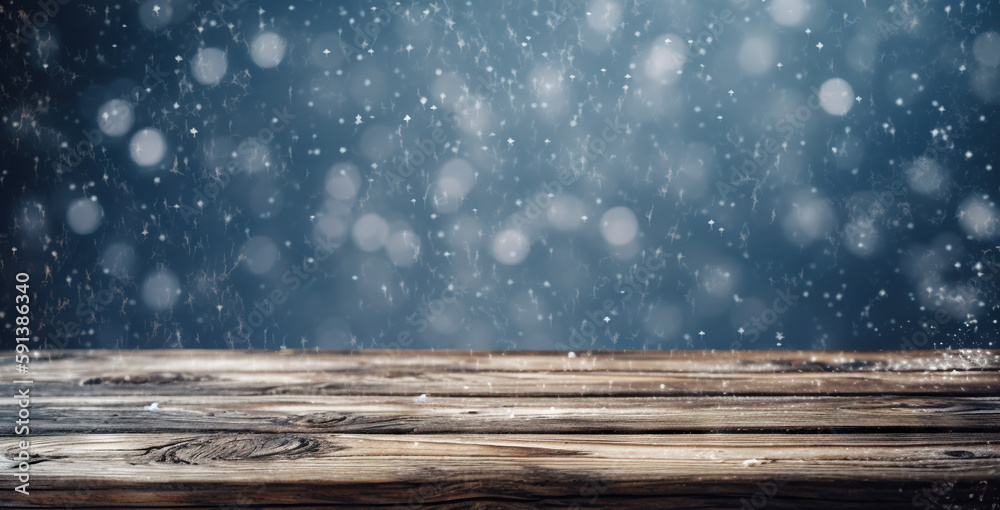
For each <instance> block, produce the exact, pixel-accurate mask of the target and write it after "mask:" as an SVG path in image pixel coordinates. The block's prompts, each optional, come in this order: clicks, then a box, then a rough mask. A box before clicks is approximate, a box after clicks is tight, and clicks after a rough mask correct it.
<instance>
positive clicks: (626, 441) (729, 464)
mask: <svg viewBox="0 0 1000 510" xmlns="http://www.w3.org/2000/svg"><path fill="white" fill-rule="evenodd" d="M0 445H2V446H0V451H4V452H8V451H10V449H11V448H12V445H11V442H10V441H4V442H2V443H0ZM5 455H6V453H5ZM35 455H36V456H37V458H36V460H35V463H34V465H33V469H32V472H33V474H34V476H35V477H36V479H37V482H35V483H33V484H32V488H33V489H35V490H36V491H37V494H38V496H37V500H36V501H37V502H43V501H45V502H50V503H58V502H60V501H61V499H60V498H61V497H65V496H66V495H65V494H62V495H60V494H61V491H62V490H63V489H64V488H66V487H69V486H72V485H73V484H74V483H79V481H80V479H81V477H83V476H84V475H86V480H87V481H86V484H87V485H86V486H87V488H88V489H89V490H90V491H91V492H90V494H91V496H90V497H91V498H98V497H106V496H107V493H108V492H113V493H114V494H115V496H114V497H115V498H118V499H117V500H120V501H131V502H137V503H152V502H163V501H171V502H175V503H178V504H183V503H195V502H197V501H199V500H200V498H201V497H202V495H201V494H199V493H197V492H185V489H184V488H185V487H191V488H197V487H199V486H203V485H204V484H205V482H206V481H208V480H210V481H212V483H214V484H221V485H223V486H236V485H240V484H246V483H247V481H248V480H253V481H254V482H253V484H248V485H247V487H248V488H252V486H253V485H254V484H257V485H260V484H266V485H267V489H266V490H262V491H260V492H259V493H258V494H255V495H252V496H251V497H252V499H251V501H252V502H254V503H277V502H278V501H280V500H278V499H274V498H275V497H276V495H275V494H276V493H278V494H280V493H285V492H286V491H298V496H297V501H298V502H299V503H329V502H334V501H339V502H343V503H356V504H360V503H370V504H391V503H397V502H399V501H400V500H401V498H406V497H407V491H408V490H410V489H412V488H414V487H420V486H425V487H426V486H431V487H445V488H446V489H440V490H435V493H434V494H432V495H431V496H429V497H427V498H425V499H426V501H456V500H464V499H474V498H495V499H503V498H510V499H515V500H516V499H532V498H553V497H560V496H573V491H570V492H567V488H573V487H584V486H586V485H587V484H597V485H599V486H601V487H603V488H604V492H603V494H605V495H608V496H611V495H616V494H620V495H631V496H636V495H643V496H647V497H649V496H656V497H661V498H667V497H668V496H670V495H689V496H690V495H691V494H693V493H701V492H702V491H705V492H704V493H705V494H709V493H711V492H713V491H716V490H718V489H720V488H725V487H737V486H740V485H744V484H746V483H747V482H748V481H754V483H756V482H757V481H760V482H765V481H767V480H787V481H788V485H783V486H782V489H786V488H787V490H786V492H785V495H786V496H789V495H791V494H797V495H798V496H797V497H805V496H808V495H810V494H814V493H815V491H816V490H817V487H827V489H826V493H827V495H831V494H833V493H834V492H835V491H836V490H837V484H840V483H854V482H865V483H868V484H869V485H871V486H872V487H884V488H889V487H902V486H910V487H919V486H921V485H930V484H934V483H935V482H937V481H940V480H947V481H950V482H963V483H968V484H974V483H979V482H982V481H987V482H988V483H989V484H991V485H992V484H995V483H998V482H1000V462H998V460H997V459H998V458H1000V434H911V435H886V434H870V435H869V434H866V435H857V434H829V435H822V436H816V435H803V434H793V435H786V434H743V435H738V436H734V435H731V434H691V435H659V436H650V435H610V436H608V435H598V436H590V435H556V434H552V435H505V436H498V435H480V434H464V435H460V436H448V435H441V434H436V435H410V436H398V435H381V434H311V435H285V434H219V435H207V436H206V435H177V434H124V435H67V436H60V437H41V438H37V439H36V440H35ZM473 466H474V467H475V469H474V470H472V469H470V468H471V467H473ZM483 473H488V476H483ZM36 484H37V485H36ZM279 487H280V488H281V490H278V491H275V490H274V489H275V488H279ZM359 487H364V488H365V490H363V491H359V490H358V488H359ZM796 488H797V489H796ZM793 489H795V490H793ZM170 498H175V499H170ZM85 501H87V502H90V503H97V502H99V501H97V500H95V499H91V500H85Z"/></svg>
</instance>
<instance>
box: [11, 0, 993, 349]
mask: <svg viewBox="0 0 1000 510" xmlns="http://www.w3.org/2000/svg"><path fill="white" fill-rule="evenodd" d="M25 6H27V7H14V6H13V5H5V6H4V9H3V13H2V19H3V31H4V33H3V40H4V44H6V45H7V46H6V47H5V48H4V50H3V53H2V55H3V59H4V61H3V69H4V70H5V73H4V76H3V78H2V82H3V88H2V97H0V115H2V119H0V120H2V124H3V133H2V141H0V143H2V147H0V194H2V202H0V204H2V208H3V209H2V212H0V214H2V215H3V217H2V221H3V223H2V233H3V237H2V238H0V247H2V250H3V255H2V261H3V265H2V268H0V271H2V273H3V276H4V281H5V282H8V287H9V288H8V289H6V290H4V291H3V292H0V295H2V296H3V298H2V300H3V302H4V303H6V304H5V305H4V307H3V309H2V310H3V313H4V315H3V316H2V319H0V323H3V324H4V326H5V328H7V329H12V328H13V327H14V324H13V317H14V314H13V311H12V310H13V308H12V306H13V304H12V296H13V295H14V292H15V291H14V289H13V285H14V276H15V275H16V274H17V273H19V272H25V273H27V274H29V275H30V278H31V292H32V294H31V295H32V299H33V300H34V301H33V302H32V309H31V310H32V311H31V317H32V321H33V322H32V324H33V327H34V329H33V334H36V335H38V339H39V342H43V343H44V344H45V345H48V346H51V347H60V346H67V347H81V346H82V347H102V348H127V349H132V348H164V347H186V348H194V347H206V348H237V349H240V348H248V347H252V348H268V349H275V348H279V347H282V346H285V347H288V348H300V347H303V346H304V347H306V348H323V349H360V348H372V347H375V348H398V347H406V348H455V349H571V350H585V349H590V348H618V349H676V348H680V349H686V348H698V349H703V348H709V349H729V348H737V349H774V348H782V349H787V348H792V349H800V348H801V349H900V348H931V347H953V348H959V347H989V346H994V347H995V344H994V342H995V339H996V331H997V325H996V321H997V318H998V301H997V298H998V293H997V289H998V281H1000V274H998V273H1000V256H998V250H1000V246H998V244H1000V214H998V209H997V205H996V198H997V194H998V193H1000V179H998V178H997V177H996V175H997V174H996V172H997V170H994V168H993V167H994V166H995V164H996V161H995V159H996V149H995V145H994V142H995V140H996V139H997V129H996V127H995V123H996V121H997V119H996V115H997V101H998V99H1000V92H998V91H1000V87H998V85H1000V68H998V64H1000V35H998V33H997V30H998V27H997V21H996V20H997V16H996V15H995V12H996V2H993V1H990V2H975V3H968V2H966V3H960V4H954V5H951V6H950V7H948V8H947V10H946V7H945V6H944V5H939V4H936V3H932V4H924V3H923V2H919V1H918V2H913V1H908V2H889V1H875V0H869V1H867V2H865V1H856V2H834V1H832V0H826V1H820V0H771V1H768V2H764V3H761V2H752V1H747V0H732V1H714V2H695V1H689V2H683V1H667V2H654V3H647V2H632V1H621V0H615V1H612V0H594V1H582V0H581V1H576V0H566V1H559V2H501V3H500V4H497V3H491V4H488V5H487V4H480V3H473V2H464V3H463V2H452V1H437V2H433V3H421V2H416V3H411V2H400V3H395V2H393V3H383V2H346V3H344V6H339V5H338V6H333V5H329V3H328V2H269V1H265V2H259V1H258V2H252V1H239V0H224V1H217V2H206V1H202V2H186V1H180V2H178V1H173V2H172V1H166V0H146V1H138V2H122V3H117V4H115V3H102V2H85V3H77V2H70V3H68V4H66V5H59V7H58V9H57V12H52V13H48V14H46V13H44V12H42V11H40V9H41V8H40V7H38V6H37V5H35V4H25ZM18 9H21V10H23V12H24V15H25V17H22V16H21V15H20V14H19V12H18ZM36 11H39V12H42V14H36ZM49 14H51V16H50V15H49ZM25 19H26V20H27V21H25ZM32 20H34V21H32ZM42 20H44V23H41V21H42ZM8 336H10V335H8ZM3 342H4V344H5V345H6V344H11V345H12V344H13V340H12V339H5V340H3Z"/></svg>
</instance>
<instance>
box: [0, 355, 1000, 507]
mask: <svg viewBox="0 0 1000 510" xmlns="http://www.w3.org/2000/svg"><path fill="white" fill-rule="evenodd" d="M49 354H50V353H45V355H42V356H39V357H36V358H35V359H34V360H33V361H32V363H31V378H32V380H34V381H35V382H34V383H33V384H32V385H31V391H32V401H31V413H32V415H31V417H32V435H31V437H30V440H31V442H32V447H31V451H32V455H33V458H32V464H31V473H32V481H31V492H32V494H31V496H30V498H26V499H22V498H23V496H21V495H19V494H16V493H14V492H13V491H11V490H9V489H7V490H5V491H0V506H4V507H19V508H20V507H24V505H26V504H30V505H35V506H51V505H65V504H72V505H89V506H90V507H91V508H116V507H117V508H134V507H137V506H149V507H157V506H158V507H169V508H173V507H186V508H208V507H213V503H216V502H225V503H234V504H238V505H240V506H244V507H248V508H250V507H257V508H267V507H271V506H274V505H280V506H281V507H282V508H297V507H298V508H309V507H314V506H317V505H319V506H336V507H339V508H427V509H457V508H521V509H524V508H622V509H623V508H640V509H641V508H740V507H741V506H742V505H743V501H749V500H750V499H751V498H754V497H762V498H764V500H763V504H766V506H767V508H768V509H776V508H844V507H850V508H872V509H874V508H880V509H881V508H906V509H912V508H915V507H916V508H924V506H923V504H924V503H927V505H930V506H927V507H928V508H940V507H944V508H966V509H968V508H976V509H978V508H988V509H994V510H1000V355H998V352H997V351H983V350H976V351H944V352H926V351H921V352H888V353H836V352H740V353H734V352H699V351H692V352H648V353H647V352H642V353H639V352H593V353H586V352H582V353H577V355H576V356H575V357H570V356H568V355H567V353H551V352H549V353H524V352H518V353H497V352H471V353H470V352H458V351H445V352H423V351H420V352H418V351H410V352H388V351H379V352H350V353H330V352H319V353H316V352H312V351H308V352H302V351H294V352H293V351H283V352H279V353H265V352H244V351H136V352H107V351H64V352H56V353H51V355H49ZM10 363H11V360H9V359H0V367H2V368H0V369H3V370H8V369H9V366H10ZM5 373H7V372H5ZM11 400H13V399H11ZM154 402H155V403H156V404H157V405H156V407H155V408H153V409H151V408H149V407H148V406H149V405H150V404H151V403H154ZM11 403H12V402H4V403H0V420H6V421H8V422H13V420H14V416H15V412H16V410H17V408H16V407H14V406H13V405H11ZM12 432H13V431H12V428H3V429H0V465H3V467H4V468H5V469H7V470H8V471H10V470H11V469H12V468H16V464H15V463H14V458H13V456H14V454H15V453H16V452H17V451H18V448H17V441H18V440H20V439H22V438H21V437H17V436H13V435H12ZM758 484H763V485H758ZM771 488H775V490H776V492H774V493H773V494H772V493H770V492H771ZM763 492H768V493H769V494H768V495H765V494H763ZM921 498H923V499H921ZM757 502H761V500H759V499H758V501H757ZM934 505H937V506H934ZM759 506H760V505H755V506H754V507H759ZM214 507H217V506H214Z"/></svg>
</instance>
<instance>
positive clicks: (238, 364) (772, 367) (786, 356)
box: [0, 349, 1000, 380]
mask: <svg viewBox="0 0 1000 510" xmlns="http://www.w3.org/2000/svg"><path fill="white" fill-rule="evenodd" d="M35 354H36V355H37V356H36V358H38V359H44V360H46V362H47V363H49V366H51V367H52V368H53V369H56V370H52V371H50V372H49V373H48V374H45V375H46V377H54V378H56V379H47V380H78V379H83V378H86V377H88V376H95V375H100V374H101V373H104V372H106V371H121V370H122V369H124V370H125V371H137V372H186V373H192V374H215V373H218V372H220V371H249V372H293V373H301V372H322V371H327V372H352V371H355V372H356V371H363V372H368V371H370V370H372V369H374V368H376V367H383V368H386V369H391V370H399V371H405V370H406V369H417V370H419V371H421V372H501V371H512V372H525V371H528V372H552V371H574V372H593V371H627V372H720V373H736V372H766V373H771V372H802V371H808V372H924V371H932V372H951V371H967V370H991V371H996V370H1000V350H989V349H958V350H935V351H887V352H853V351H597V352H590V351H583V352H577V353H574V355H573V357H571V356H570V355H568V353H566V352H562V351H530V352H529V351H472V352H470V351H400V350H373V349H370V350H362V351H309V350H306V351H302V350H297V349H294V350H293V349H288V350H282V351H277V352H272V351H253V350H191V349H187V350H183V349H168V350H138V351H108V350H63V351H43V352H38V351H36V353H35ZM12 363H13V361H12V360H7V359H2V360H0V366H4V365H11V364H12Z"/></svg>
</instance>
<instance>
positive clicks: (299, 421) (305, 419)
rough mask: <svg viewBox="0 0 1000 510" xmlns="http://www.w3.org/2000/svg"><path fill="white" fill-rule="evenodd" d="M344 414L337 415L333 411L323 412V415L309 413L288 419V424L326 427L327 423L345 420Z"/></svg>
mask: <svg viewBox="0 0 1000 510" xmlns="http://www.w3.org/2000/svg"><path fill="white" fill-rule="evenodd" d="M347 416H348V415H346V414H342V413H338V412H335V411H330V412H325V413H310V414H304V415H299V416H293V417H291V418H289V419H288V422H289V423H293V424H295V425H303V426H307V427H308V426H317V425H326V424H329V423H340V422H342V421H344V420H346V419H347Z"/></svg>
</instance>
